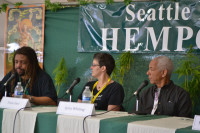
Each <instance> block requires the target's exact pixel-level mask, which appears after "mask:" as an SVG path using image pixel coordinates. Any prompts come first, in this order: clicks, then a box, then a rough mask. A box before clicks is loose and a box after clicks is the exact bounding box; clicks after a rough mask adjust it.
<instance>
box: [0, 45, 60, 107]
mask: <svg viewBox="0 0 200 133" xmlns="http://www.w3.org/2000/svg"><path fill="white" fill-rule="evenodd" d="M13 73H16V76H15V78H14V79H13V80H12V81H11V82H9V83H8V84H7V96H9V97H11V96H13V92H14V88H15V86H16V85H17V82H21V84H22V86H23V88H24V95H23V98H27V99H29V100H30V102H32V103H33V104H36V105H56V101H57V95H56V90H55V87H54V84H53V81H52V79H51V77H50V76H49V75H48V74H47V73H46V72H44V71H43V70H42V69H41V68H40V66H39V63H38V60H37V55H36V53H35V51H34V50H33V49H32V48H30V47H26V46H24V47H21V48H19V49H17V50H16V52H15V54H14V57H13V69H12V70H11V72H9V73H8V74H7V75H6V76H5V77H4V78H3V79H2V82H1V83H0V98H1V97H2V96H4V92H5V91H4V83H5V82H6V81H7V80H8V79H9V78H10V76H11V75H12V74H13Z"/></svg>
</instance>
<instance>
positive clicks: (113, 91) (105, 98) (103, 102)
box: [78, 81, 124, 110]
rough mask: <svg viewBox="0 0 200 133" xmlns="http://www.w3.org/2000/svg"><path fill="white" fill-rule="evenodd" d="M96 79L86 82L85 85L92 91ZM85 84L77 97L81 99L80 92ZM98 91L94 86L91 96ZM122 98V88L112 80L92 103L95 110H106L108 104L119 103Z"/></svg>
mask: <svg viewBox="0 0 200 133" xmlns="http://www.w3.org/2000/svg"><path fill="white" fill-rule="evenodd" d="M95 82H96V81H91V82H88V83H87V84H86V85H85V86H89V87H90V90H91V91H92V88H93V85H94V84H95ZM85 86H84V88H83V90H82V92H81V94H80V95H79V97H78V99H80V100H82V93H83V91H84V90H85ZM97 93H98V90H97V88H96V87H95V89H94V92H93V97H94V96H95V95H96V94H97ZM123 99H124V89H123V87H122V86H121V85H120V84H119V83H117V82H113V83H111V84H109V85H108V86H107V87H106V88H105V89H104V90H103V91H102V92H101V93H100V94H99V95H98V97H97V98H96V100H95V102H94V105H95V109H97V110H107V108H108V105H121V104H122V102H123Z"/></svg>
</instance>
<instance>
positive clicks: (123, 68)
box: [112, 51, 134, 85]
mask: <svg viewBox="0 0 200 133" xmlns="http://www.w3.org/2000/svg"><path fill="white" fill-rule="evenodd" d="M133 61H134V59H133V56H132V54H131V52H130V51H128V52H124V53H122V54H121V55H120V57H119V58H118V59H117V60H116V65H115V69H114V70H113V74H112V78H113V79H117V80H118V81H119V83H120V84H122V85H123V80H124V75H125V74H126V73H128V72H129V70H130V68H131V63H132V62H133Z"/></svg>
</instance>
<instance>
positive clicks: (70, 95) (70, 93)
mask: <svg viewBox="0 0 200 133" xmlns="http://www.w3.org/2000/svg"><path fill="white" fill-rule="evenodd" d="M69 102H72V92H71V91H69Z"/></svg>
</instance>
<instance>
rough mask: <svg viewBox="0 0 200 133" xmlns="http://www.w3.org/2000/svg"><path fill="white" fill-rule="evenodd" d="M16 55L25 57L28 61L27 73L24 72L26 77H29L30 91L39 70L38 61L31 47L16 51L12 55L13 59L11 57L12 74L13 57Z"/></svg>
mask: <svg viewBox="0 0 200 133" xmlns="http://www.w3.org/2000/svg"><path fill="white" fill-rule="evenodd" d="M17 54H21V55H24V56H26V57H27V59H28V67H27V71H26V72H25V74H26V75H28V76H29V77H30V79H31V80H30V89H32V86H33V83H34V81H35V79H36V76H37V73H38V71H39V70H41V68H40V66H39V63H38V60H37V55H36V53H35V50H34V49H32V48H31V47H27V46H24V47H21V48H19V49H17V50H16V51H15V53H14V57H13V68H12V69H13V70H12V71H13V72H15V56H16V55H17Z"/></svg>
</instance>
